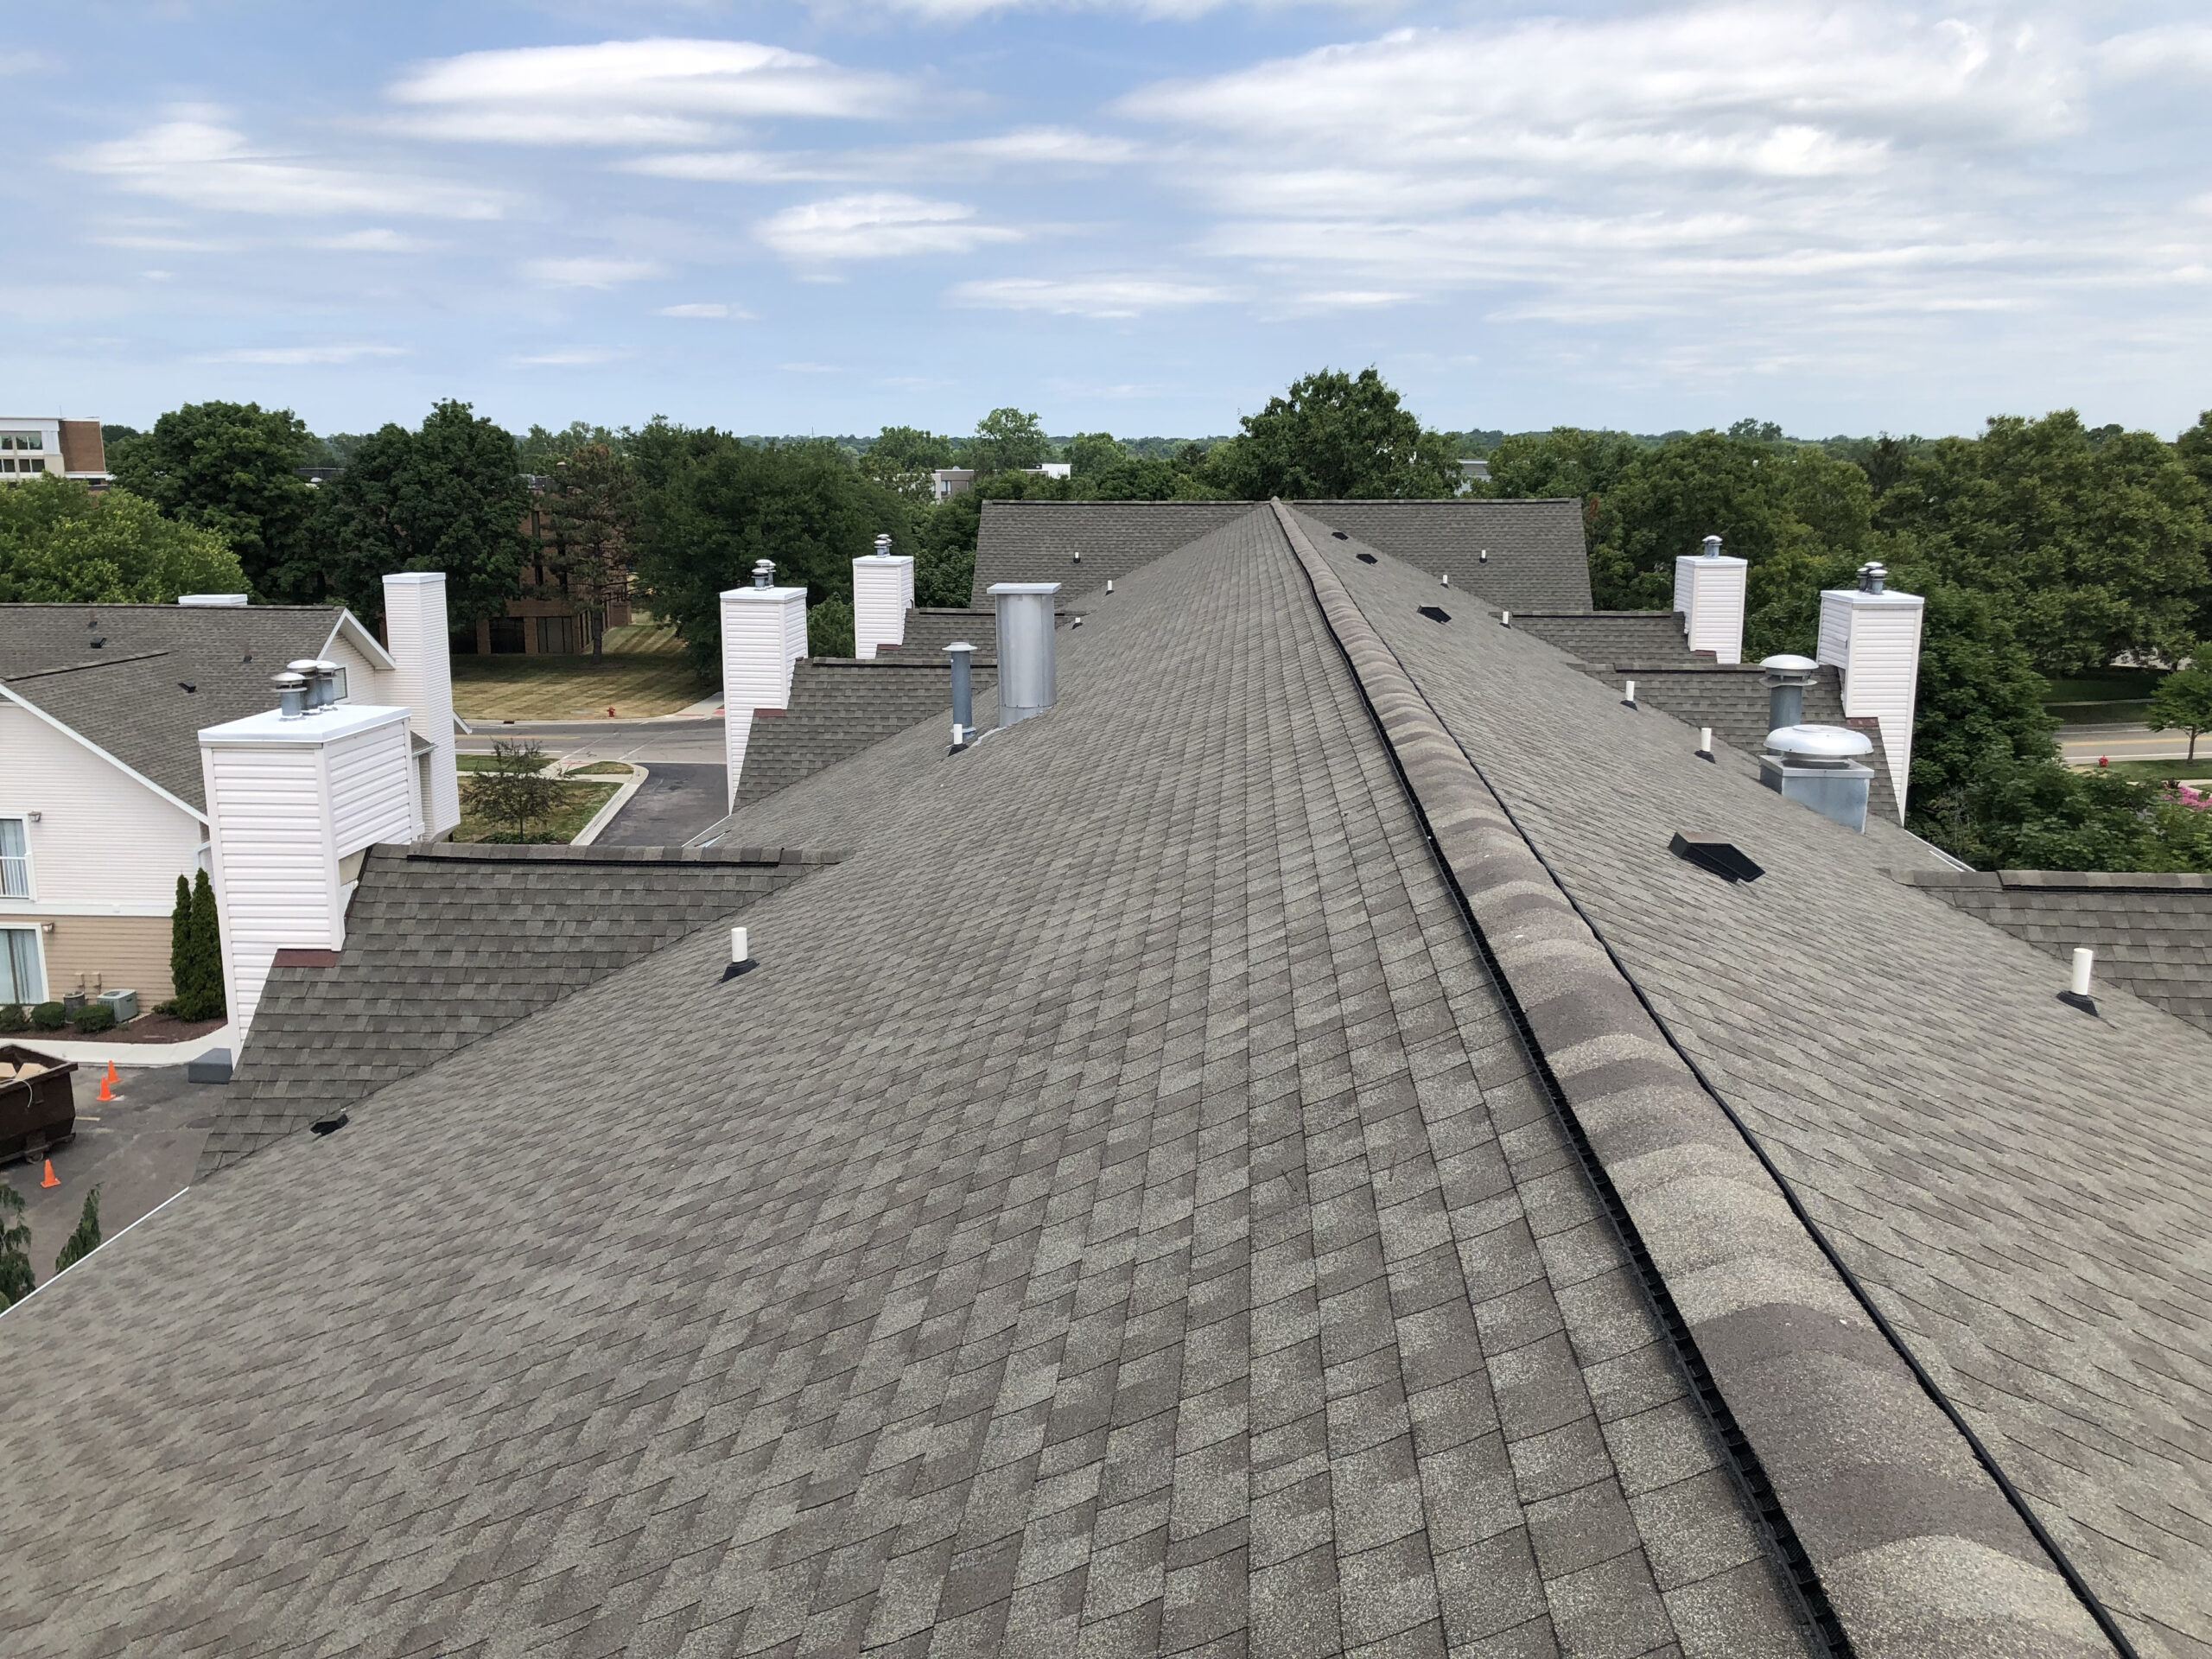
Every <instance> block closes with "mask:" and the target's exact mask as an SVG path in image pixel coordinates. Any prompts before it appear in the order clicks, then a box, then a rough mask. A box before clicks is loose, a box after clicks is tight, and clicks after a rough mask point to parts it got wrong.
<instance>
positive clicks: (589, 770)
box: [569, 760, 630, 778]
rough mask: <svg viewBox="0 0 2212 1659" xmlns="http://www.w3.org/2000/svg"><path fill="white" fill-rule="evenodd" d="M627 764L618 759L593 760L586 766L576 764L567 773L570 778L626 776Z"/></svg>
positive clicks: (628, 770) (627, 774) (627, 772)
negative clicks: (573, 769)
mask: <svg viewBox="0 0 2212 1659" xmlns="http://www.w3.org/2000/svg"><path fill="white" fill-rule="evenodd" d="M629 775H630V768H629V766H627V765H626V763H624V762H622V761H620V760H594V761H593V762H592V763H591V765H589V766H578V767H577V768H576V769H575V771H574V772H570V773H569V777H571V778H627V777H628V776H629Z"/></svg>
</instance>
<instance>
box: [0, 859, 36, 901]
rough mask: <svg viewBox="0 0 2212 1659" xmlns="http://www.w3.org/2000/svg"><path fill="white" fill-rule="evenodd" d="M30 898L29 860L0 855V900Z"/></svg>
mask: <svg viewBox="0 0 2212 1659" xmlns="http://www.w3.org/2000/svg"><path fill="white" fill-rule="evenodd" d="M30 896H31V861H30V860H29V857H27V856H15V855H10V854H6V853H0V899H28V898H29V897H30Z"/></svg>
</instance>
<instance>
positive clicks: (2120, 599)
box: [1876, 410, 2212, 677]
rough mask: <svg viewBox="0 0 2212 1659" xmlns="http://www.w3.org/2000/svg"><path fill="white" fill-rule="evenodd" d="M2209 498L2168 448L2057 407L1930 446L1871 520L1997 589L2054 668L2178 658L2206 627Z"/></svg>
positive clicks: (2041, 663)
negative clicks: (2091, 426)
mask: <svg viewBox="0 0 2212 1659" xmlns="http://www.w3.org/2000/svg"><path fill="white" fill-rule="evenodd" d="M2207 499H2208V497H2207V493H2206V487H2205V485H2204V483H2203V482H2202V481H2201V480H2200V479H2199V478H2198V476H2197V475H2196V473H2195V472H2194V471H2193V470H2192V466H2191V461H2190V457H2189V455H2188V454H2187V453H2186V452H2184V451H2183V450H2182V449H2180V448H2178V447H2177V446H2174V445H2169V444H2166V443H2164V442H2160V441H2159V440H2158V438H2157V437H2155V436H2154V435H2152V434H2150V433H2148V432H2123V431H2119V430H2116V429H2110V430H2103V429H2101V430H2100V431H2098V432H2095V433H2092V432H2089V431H2088V430H2087V429H2084V428H2083V426H2082V422H2081V418H2080V416H2077V415H2075V413H2074V411H2073V410H2058V411H2057V412H2056V413H2055V414H2051V415H2048V416H2044V418H2043V419H2041V420H2039V421H2029V420H2024V419H2022V418H2020V417H2018V416H1997V417H1994V418H1993V419H1992V420H1991V421H1990V422H1989V423H1988V425H1987V427H1986V429H1985V430H1984V431H1983V433H1982V435H1981V436H1980V437H1979V438H1975V439H1967V438H1942V439H1938V440H1936V442H1933V443H1930V444H1929V445H1927V446H1926V447H1925V448H1923V449H1921V450H1920V451H1918V452H1917V453H1916V454H1914V455H1913V456H1912V458H1911V459H1910V461H1909V462H1908V463H1907V465H1906V467H1905V470H1904V477H1903V478H1902V479H1901V480H1898V481H1897V483H1896V484H1894V485H1892V486H1891V487H1890V488H1889V489H1888V490H1887V491H1885V493H1884V494H1883V496H1882V502H1881V511H1880V512H1879V514H1878V518H1877V521H1876V522H1877V524H1878V528H1880V529H1881V530H1883V531H1887V532H1889V533H1890V534H1891V536H1892V537H1895V538H1897V542H1898V543H1900V544H1902V545H1904V547H1906V548H1908V549H1909V550H1910V556H1911V557H1912V558H1914V559H1915V560H1916V561H1921V562H1925V563H1929V564H1932V565H1934V566H1935V567H1936V569H1938V570H1939V571H1941V572H1942V575H1943V576H1944V577H1945V578H1946V579H1947V580H1948V581H1951V582H1957V583H1959V584H1960V585H1961V586H1962V587H1966V588H1974V589H1977V590H1979V591H1980V592H1983V593H1988V594H1998V595H2001V596H2002V598H2003V601H2004V602H2005V606H2006V607H2007V609H2008V610H2009V612H2010V613H2011V614H2012V619H2013V626H2014V627H2015V629H2016V631H2017V632H2018V636H2019V639H2020V641H2021V643H2022V644H2023V645H2026V646H2027V647H2028V649H2029V651H2030V652H2031V653H2032V654H2033V656H2034V658H2035V659H2036V665H2037V668H2039V669H2040V670H2042V671H2043V672H2044V673H2045V674H2048V675H2051V676H2054V677H2056V676H2060V675H2066V674H2078V673H2084V672H2089V671H2094V670H2096V669H2099V668H2102V667H2104V666H2106V665H2107V664H2110V663H2111V662H2112V661H2113V659H2114V658H2116V657H2118V656H2119V655H2120V654H2121V653H2122V652H2132V653H2133V654H2134V656H2135V657H2136V658H2137V659H2138V660H2139V661H2155V660H2164V661H2169V662H2171V661H2174V660H2177V657H2178V655H2179V654H2180V652H2182V651H2183V650H2184V649H2185V648H2186V645H2187V644H2188V642H2189V641H2190V639H2193V638H2195V637H2196V635H2197V634H2198V633H2199V632H2206V631H2208V630H2206V629H2204V628H2203V626H2202V624H2203V621H2204V607H2205V604H2206V601H2207V599H2208V597H2212V570H2208V566H2207V557H2208V554H2212V518H2208V515H2207V510H2206V506H2207Z"/></svg>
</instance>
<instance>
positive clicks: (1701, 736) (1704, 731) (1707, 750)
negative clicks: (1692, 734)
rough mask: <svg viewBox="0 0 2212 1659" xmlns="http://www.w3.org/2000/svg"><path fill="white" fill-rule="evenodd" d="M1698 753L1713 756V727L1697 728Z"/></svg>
mask: <svg viewBox="0 0 2212 1659" xmlns="http://www.w3.org/2000/svg"><path fill="white" fill-rule="evenodd" d="M1697 752H1698V753H1700V754H1711V753H1713V728H1712V727H1710V726H1700V727H1699V728H1697Z"/></svg>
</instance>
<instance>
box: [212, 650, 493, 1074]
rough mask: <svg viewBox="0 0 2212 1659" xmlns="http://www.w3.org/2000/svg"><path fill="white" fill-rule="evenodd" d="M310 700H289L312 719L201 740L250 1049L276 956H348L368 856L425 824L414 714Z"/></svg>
mask: <svg viewBox="0 0 2212 1659" xmlns="http://www.w3.org/2000/svg"><path fill="white" fill-rule="evenodd" d="M290 677H291V676H289V674H288V675H286V676H284V678H287V679H289V678H290ZM285 689H286V690H290V691H297V690H300V689H301V688H299V687H296V686H288V687H287V688H285ZM308 690H309V691H310V695H309V696H307V697H306V698H305V699H304V700H302V699H298V698H289V697H288V698H287V704H288V707H293V706H299V704H300V702H302V701H304V702H305V704H306V705H307V708H308V712H306V713H304V714H299V715H294V714H290V713H289V712H286V711H283V710H279V709H269V710H267V711H265V712H264V713H262V714H258V715H247V716H246V717H245V719H244V720H234V721H229V722H228V723H227V724H225V725H221V726H211V727H209V728H207V729H206V730H204V731H202V732H201V733H200V780H201V783H202V785H204V787H205V789H206V791H207V842H208V861H209V864H210V866H211V868H210V871H209V875H210V879H211V880H213V883H214V887H215V906H216V910H217V912H218V914H219V917H220V918H221V924H222V943H223V988H224V991H225V994H226V995H227V996H228V997H229V999H230V1009H231V1021H232V1025H233V1026H235V1027H237V1030H238V1036H239V1038H240V1039H244V1038H245V1034H246V1033H247V1031H248V1029H249V1028H250V1027H251V1025H252V1023H253V1016H254V1012H255V1010H256V1009H257V1007H259V1006H260V1001H261V988H262V985H263V983H264V982H265V981H266V980H267V979H268V977H269V969H270V963H273V962H274V961H275V960H276V956H277V951H279V950H284V949H287V948H296V947H304V948H307V949H310V950H339V949H340V948H342V947H343V946H344V944H345V943H346V901H347V900H348V899H351V898H352V897H353V883H354V882H355V881H356V880H359V875H360V869H361V860H362V858H363V856H364V855H365V854H366V852H367V849H369V848H371V847H372V846H375V845H377V844H378V843H379V842H406V841H408V840H410V839H411V838H412V836H414V834H415V828H416V824H417V823H419V822H420V814H421V811H422V807H421V804H420V802H419V801H418V800H417V798H416V766H415V765H414V762H413V760H412V757H411V751H412V749H413V747H414V746H413V744H412V742H411V741H410V731H409V721H410V717H411V713H412V711H411V710H409V709H397V708H378V707H374V706H368V707H364V706H361V705H359V704H351V703H348V704H343V705H340V704H334V703H333V704H326V705H324V706H322V707H321V708H319V709H318V708H315V707H314V706H313V705H314V702H315V698H314V696H312V695H311V693H312V684H311V683H310V685H309V687H308ZM450 770H451V768H450V766H448V772H450Z"/></svg>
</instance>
